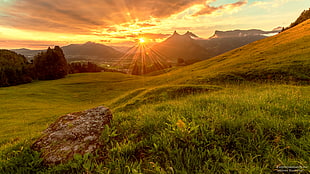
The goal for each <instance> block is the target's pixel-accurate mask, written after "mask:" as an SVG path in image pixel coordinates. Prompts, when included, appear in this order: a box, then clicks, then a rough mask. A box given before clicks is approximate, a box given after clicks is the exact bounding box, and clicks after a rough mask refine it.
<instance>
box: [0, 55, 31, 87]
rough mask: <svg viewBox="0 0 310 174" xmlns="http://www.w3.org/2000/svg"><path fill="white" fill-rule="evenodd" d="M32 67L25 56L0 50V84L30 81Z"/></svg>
mask: <svg viewBox="0 0 310 174" xmlns="http://www.w3.org/2000/svg"><path fill="white" fill-rule="evenodd" d="M31 69H32V67H31V64H29V63H28V61H27V59H26V58H25V56H23V55H20V54H17V53H15V52H13V51H9V50H0V86H11V85H18V84H22V83H29V82H31V81H32V72H31V71H32V70H31Z"/></svg>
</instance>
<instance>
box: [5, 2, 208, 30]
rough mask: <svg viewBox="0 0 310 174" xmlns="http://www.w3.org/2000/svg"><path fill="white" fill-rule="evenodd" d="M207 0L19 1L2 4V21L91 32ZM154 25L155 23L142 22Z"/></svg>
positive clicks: (167, 13) (26, 26)
mask: <svg viewBox="0 0 310 174" xmlns="http://www.w3.org/2000/svg"><path fill="white" fill-rule="evenodd" d="M203 2H204V0H169V1H167V0H131V1H128V0H113V1H112V0H87V1H84V0H61V1H60V0H55V1H50V0H20V1H12V2H10V4H5V3H6V2H2V4H3V3H4V4H5V5H2V4H1V6H0V14H4V15H1V16H0V24H1V25H2V26H7V27H14V28H17V29H27V30H39V31H42V30H43V31H48V32H59V33H76V34H91V31H93V30H100V29H101V28H105V27H108V26H112V25H118V24H122V23H126V22H136V21H146V20H148V19H150V18H152V17H153V18H163V17H168V16H170V15H172V14H176V13H178V12H181V11H182V10H185V9H187V8H189V7H190V6H192V5H194V4H202V3H203ZM140 25H142V26H147V25H148V26H151V25H152V24H146V23H145V24H140Z"/></svg>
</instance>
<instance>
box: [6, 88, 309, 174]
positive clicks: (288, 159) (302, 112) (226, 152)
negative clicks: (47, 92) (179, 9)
mask: <svg viewBox="0 0 310 174" xmlns="http://www.w3.org/2000/svg"><path fill="white" fill-rule="evenodd" d="M309 92H310V90H309V87H307V86H304V87H298V86H289V85H262V86H256V87H255V86H238V87H237V86H230V87H228V88H226V89H223V90H220V91H212V92H207V93H203V94H196V95H190V96H187V97H184V98H178V99H177V100H173V99H172V100H168V101H162V102H160V103H158V102H157V103H152V102H149V103H146V104H143V105H139V106H137V107H136V108H133V109H131V110H125V111H122V110H118V111H116V112H114V119H113V122H112V124H111V127H110V128H107V129H106V130H105V131H104V132H103V133H102V137H101V138H102V141H104V142H105V144H106V145H105V146H104V147H102V148H101V149H99V151H98V153H97V155H94V156H86V157H76V158H75V159H74V160H73V161H71V162H70V163H69V164H66V165H61V166H57V167H54V168H46V167H44V166H40V165H39V166H40V167H41V168H40V171H41V172H51V171H57V172H64V171H67V172H68V171H69V172H76V171H78V172H79V173H83V172H92V173H96V172H97V173H271V172H272V171H273V169H274V168H275V167H276V166H277V165H290V166H292V165H298V166H308V165H309V163H308V162H309V161H310V158H309V156H310V150H309V149H310V138H309V137H310V117H309V113H310V109H309V107H308V106H309V102H310V98H309ZM127 99H129V98H127ZM120 100H121V99H120ZM122 102H126V96H125V97H124V99H123V100H122ZM112 110H113V108H112ZM103 152H105V153H103ZM28 153H30V152H27V151H25V152H23V151H22V152H20V153H19V155H18V157H16V158H21V157H20V156H23V155H22V154H24V155H25V154H28ZM31 153H32V152H31ZM25 156H27V155H25ZM30 156H31V155H30ZM37 160H38V159H36V158H34V161H37ZM12 161H13V162H14V161H15V162H16V160H6V161H5V162H6V164H7V165H8V166H10V165H9V164H11V163H13V162H12ZM30 161H31V160H30ZM32 163H33V161H32ZM14 164H15V163H14ZM13 166H15V168H17V169H18V167H17V164H15V165H13ZM87 166H88V167H87ZM3 169H5V167H3ZM13 169H14V167H13Z"/></svg>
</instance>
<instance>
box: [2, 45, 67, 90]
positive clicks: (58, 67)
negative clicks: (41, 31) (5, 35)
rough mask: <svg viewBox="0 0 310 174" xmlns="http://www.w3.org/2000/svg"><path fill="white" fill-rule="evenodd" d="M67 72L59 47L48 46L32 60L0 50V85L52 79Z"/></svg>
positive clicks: (61, 76)
mask: <svg viewBox="0 0 310 174" xmlns="http://www.w3.org/2000/svg"><path fill="white" fill-rule="evenodd" d="M67 74H68V64H67V60H66V59H65V56H64V54H63V51H62V50H61V48H60V47H58V46H55V48H54V49H51V48H48V50H47V51H46V52H42V53H39V54H38V55H37V56H35V58H34V60H33V61H32V62H28V60H27V59H26V58H25V56H23V55H20V54H17V53H15V52H13V51H9V50H0V86H12V85H18V84H23V83H29V82H31V81H32V80H35V79H38V80H53V79H59V78H63V77H65V76H66V75H67Z"/></svg>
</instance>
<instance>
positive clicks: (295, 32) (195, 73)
mask: <svg viewBox="0 0 310 174" xmlns="http://www.w3.org/2000/svg"><path fill="white" fill-rule="evenodd" d="M309 55H310V20H307V21H305V22H303V23H301V24H299V25H297V26H295V27H293V28H291V29H289V30H286V31H284V32H282V33H280V34H278V35H275V36H272V37H269V38H265V39H262V40H259V41H256V42H253V43H251V44H248V45H246V46H243V47H241V48H237V49H235V50H232V51H230V52H227V53H225V54H222V55H219V56H217V57H213V58H211V59H208V60H205V61H202V62H198V63H196V64H193V65H191V66H188V67H184V68H182V69H179V70H176V71H174V72H170V73H169V74H170V76H169V77H170V80H172V81H174V80H176V81H179V82H180V83H183V82H185V81H189V82H188V83H192V82H191V81H192V80H190V79H189V78H188V74H190V75H191V79H195V80H193V81H196V82H195V83H208V82H212V81H214V80H220V81H225V80H230V81H243V80H260V81H261V80H263V81H265V80H269V81H270V80H276V81H303V82H305V83H309V80H310V56H309ZM163 76H165V75H163ZM165 78H166V76H165Z"/></svg>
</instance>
